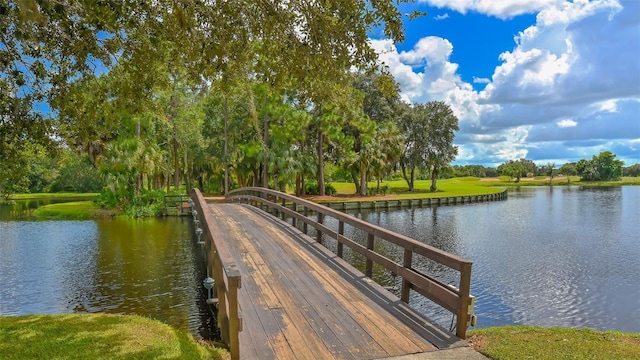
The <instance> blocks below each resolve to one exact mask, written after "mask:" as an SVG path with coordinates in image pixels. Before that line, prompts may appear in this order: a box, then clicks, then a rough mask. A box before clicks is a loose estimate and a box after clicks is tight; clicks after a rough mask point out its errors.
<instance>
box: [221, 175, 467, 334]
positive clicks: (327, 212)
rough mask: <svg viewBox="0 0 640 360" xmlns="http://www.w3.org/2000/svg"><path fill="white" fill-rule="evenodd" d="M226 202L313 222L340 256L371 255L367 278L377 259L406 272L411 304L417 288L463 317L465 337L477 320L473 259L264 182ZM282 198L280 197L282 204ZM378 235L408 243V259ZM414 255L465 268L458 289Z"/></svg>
mask: <svg viewBox="0 0 640 360" xmlns="http://www.w3.org/2000/svg"><path fill="white" fill-rule="evenodd" d="M226 201H227V202H243V203H249V204H251V205H257V204H262V205H264V206H265V207H266V210H265V211H267V212H269V209H270V208H273V209H275V210H276V211H277V212H279V214H280V215H281V217H282V220H285V219H286V216H289V217H290V218H291V219H292V223H293V226H296V223H297V221H301V222H302V223H303V224H302V225H303V231H304V232H305V233H307V225H311V226H313V227H314V228H315V229H316V232H317V238H316V241H317V242H318V243H320V244H322V243H323V241H322V235H323V234H324V235H327V236H329V237H331V238H333V239H335V240H336V241H337V244H338V245H337V255H338V256H339V257H342V255H343V248H344V245H346V246H348V247H349V248H351V249H352V250H353V251H355V252H357V253H359V254H361V255H363V256H364V257H365V258H366V265H365V275H366V276H367V277H369V278H371V277H372V275H373V263H374V262H375V263H376V264H378V265H380V266H382V267H384V268H386V269H387V270H389V271H392V272H393V273H394V274H397V275H398V276H400V277H401V278H402V287H401V289H400V290H401V291H400V299H401V300H402V301H404V302H405V303H408V302H409V290H411V289H413V290H414V291H416V292H418V293H420V294H422V295H423V296H425V297H427V298H428V299H430V300H432V301H433V302H435V303H437V304H438V305H440V306H442V307H443V308H445V309H447V310H448V311H450V312H452V313H453V314H455V315H456V317H457V322H456V335H457V336H458V337H460V338H462V339H464V338H465V337H466V331H467V326H468V324H469V323H470V322H471V319H472V311H470V310H471V308H472V307H473V304H472V301H473V300H472V297H471V296H470V286H471V266H472V263H471V262H470V261H468V260H465V259H463V258H461V257H458V256H456V255H453V254H450V253H448V252H446V251H443V250H440V249H438V248H435V247H433V246H429V245H427V244H424V243H421V242H419V241H417V240H414V239H412V238H410V237H407V236H404V235H401V234H398V233H395V232H393V231H390V230H387V229H384V228H382V227H380V226H377V225H374V224H371V223H368V222H366V221H364V220H360V219H358V218H355V217H353V216H350V215H347V214H345V213H342V212H340V211H337V210H334V209H331V208H328V207H326V206H323V205H320V204H317V203H314V202H311V201H308V200H304V199H301V198H298V197H296V196H293V195H289V194H285V193H282V192H278V191H275V190H271V189H265V188H258V187H247V188H241V189H236V190H233V191H231V192H229V194H228V195H227V196H226ZM278 201H280V204H279V203H278ZM287 202H289V203H291V204H292V206H291V209H290V208H289V207H287ZM300 206H301V207H302V211H303V213H302V214H300V212H299V211H298V209H299V207H300ZM309 211H314V212H316V213H317V214H318V221H314V220H311V219H309V218H308V217H307V216H308V214H309ZM325 216H329V217H332V218H335V219H336V220H338V231H337V232H336V231H335V230H333V229H331V228H329V227H327V226H325V225H324V224H323V223H324V218H325ZM344 224H348V225H351V226H353V227H354V228H357V229H360V230H363V231H364V232H365V233H366V234H367V241H366V246H363V245H361V244H359V243H357V242H355V241H354V240H352V239H349V238H347V237H345V236H344ZM376 239H382V240H386V241H388V242H391V243H393V244H395V245H397V246H399V247H401V248H403V250H404V254H403V261H402V263H398V262H395V261H393V260H391V259H389V258H387V257H385V256H383V255H381V254H379V253H377V252H375V250H374V244H375V240H376ZM414 254H415V255H420V256H423V257H425V258H428V259H431V260H433V261H435V262H438V263H440V264H442V265H444V266H447V267H449V268H451V269H454V270H457V271H458V272H459V273H460V281H459V286H458V288H455V287H453V286H450V285H448V284H445V283H443V282H441V281H439V280H437V279H435V278H433V277H431V276H429V275H427V274H423V273H421V272H420V271H418V270H416V269H414V268H413V266H412V260H413V256H414Z"/></svg>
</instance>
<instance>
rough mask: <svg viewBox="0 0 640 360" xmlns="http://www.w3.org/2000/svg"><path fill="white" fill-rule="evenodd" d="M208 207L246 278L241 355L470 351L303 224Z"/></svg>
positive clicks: (245, 209) (237, 208)
mask: <svg viewBox="0 0 640 360" xmlns="http://www.w3.org/2000/svg"><path fill="white" fill-rule="evenodd" d="M208 208H209V209H208V210H210V212H211V215H212V216H211V217H210V218H209V219H208V222H209V224H208V226H209V228H210V231H211V236H213V237H223V238H224V242H225V243H226V245H227V246H228V249H229V252H230V253H231V256H232V257H233V258H234V260H235V264H236V266H237V270H239V272H240V273H241V274H242V281H241V286H240V288H239V289H238V290H237V301H238V304H239V308H240V317H241V318H242V320H241V331H240V332H239V341H238V342H239V349H240V351H239V352H240V358H242V359H380V358H389V357H394V356H401V355H407V354H417V353H425V352H432V351H437V350H439V349H452V348H457V347H462V346H467V344H466V343H465V342H464V341H462V340H460V339H459V338H458V337H456V336H455V335H454V334H452V333H449V332H447V331H446V330H444V329H442V328H441V327H439V326H437V325H434V324H432V323H430V322H429V321H428V320H427V319H425V318H424V317H422V316H421V315H419V314H417V313H416V312H415V311H414V310H412V308H411V307H410V306H408V305H407V304H406V303H404V302H402V301H401V300H400V299H398V298H397V297H395V296H393V295H392V294H391V293H389V292H388V291H387V290H385V289H383V288H382V287H381V286H379V285H377V284H376V283H374V282H373V281H372V280H371V279H369V278H367V277H366V276H365V275H363V274H362V273H360V272H359V271H357V270H356V269H355V268H353V267H352V266H351V265H349V264H348V263H347V262H345V261H344V260H343V259H341V258H339V257H338V256H337V255H335V254H333V253H332V252H330V251H329V250H328V249H326V248H325V247H323V246H322V245H320V244H318V243H317V242H316V241H314V239H312V238H311V237H309V236H308V235H305V234H303V233H302V232H301V231H300V230H298V229H297V228H296V227H294V226H292V225H290V224H288V223H285V222H282V221H277V219H276V218H275V217H274V216H272V215H270V214H267V213H264V212H262V211H260V210H258V209H255V208H253V207H251V206H248V205H239V204H208ZM202 210H204V211H207V209H202ZM221 306H222V305H221Z"/></svg>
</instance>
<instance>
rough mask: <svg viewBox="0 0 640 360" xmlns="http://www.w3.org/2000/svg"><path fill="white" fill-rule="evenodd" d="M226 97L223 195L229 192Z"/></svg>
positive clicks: (227, 109)
mask: <svg viewBox="0 0 640 360" xmlns="http://www.w3.org/2000/svg"><path fill="white" fill-rule="evenodd" d="M228 98H229V97H228V96H227V94H226V93H225V94H224V194H225V195H227V193H228V192H229V154H228V146H229V144H228V143H229V138H228V137H229V134H228V131H229V102H228Z"/></svg>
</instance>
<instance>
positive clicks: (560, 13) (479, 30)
mask: <svg viewBox="0 0 640 360" xmlns="http://www.w3.org/2000/svg"><path fill="white" fill-rule="evenodd" d="M400 9H401V11H402V12H403V13H406V14H408V13H411V12H412V11H413V10H420V11H426V12H427V15H426V16H423V17H420V18H418V19H415V20H412V21H410V20H409V19H408V16H406V21H405V30H406V40H405V41H404V42H403V43H397V44H394V43H393V42H392V41H391V40H388V39H385V38H384V37H383V36H382V35H381V34H380V35H379V34H375V33H374V34H371V40H370V41H371V44H372V46H373V47H374V49H376V50H377V51H378V53H379V55H380V59H381V60H382V61H383V62H384V63H385V65H386V66H387V67H388V69H389V71H390V72H391V74H393V75H394V77H395V78H396V80H397V81H398V82H399V83H400V88H401V96H402V98H403V99H404V100H405V101H408V102H410V103H425V102H427V101H431V100H438V101H439V100H442V101H445V102H446V103H447V104H449V105H450V106H451V108H452V109H453V111H454V113H455V115H456V116H457V117H458V120H459V126H460V131H458V132H457V135H456V138H455V141H454V144H455V145H457V146H458V147H459V150H458V157H457V159H456V160H455V161H454V162H453V164H457V165H465V164H481V165H485V166H497V165H499V164H501V163H503V162H505V161H508V160H517V159H520V158H526V159H529V160H533V161H534V162H535V163H537V164H538V165H546V164H547V163H555V164H556V167H559V166H560V165H562V164H564V163H566V162H575V161H578V160H580V159H591V157H592V156H594V155H598V154H599V153H600V152H602V151H605V150H609V151H612V152H613V153H614V154H616V155H617V157H618V158H619V159H621V160H623V161H624V162H625V166H630V165H633V164H635V163H640V0H590V1H589V0H573V1H566V0H416V1H415V2H414V3H412V4H403V5H401V6H400Z"/></svg>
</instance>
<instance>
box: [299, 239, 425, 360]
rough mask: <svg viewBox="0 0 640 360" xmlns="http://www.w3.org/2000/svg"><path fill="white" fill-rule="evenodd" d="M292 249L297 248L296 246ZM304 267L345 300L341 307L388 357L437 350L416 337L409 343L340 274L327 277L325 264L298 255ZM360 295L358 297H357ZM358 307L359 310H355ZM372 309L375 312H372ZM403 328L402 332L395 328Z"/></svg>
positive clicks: (390, 320)
mask: <svg viewBox="0 0 640 360" xmlns="http://www.w3.org/2000/svg"><path fill="white" fill-rule="evenodd" d="M290 246H295V244H292V245H290ZM298 255H299V257H300V258H301V259H302V260H303V262H304V263H306V264H310V265H312V266H314V269H315V270H317V272H316V273H317V274H320V275H321V276H318V279H320V280H321V281H322V286H323V289H324V291H326V292H329V293H334V295H335V296H338V298H340V297H342V299H341V301H340V303H341V306H342V307H344V308H345V309H348V310H349V311H348V312H349V314H350V316H351V317H352V318H353V319H354V320H355V321H356V322H357V323H358V324H359V325H360V326H362V327H363V329H365V330H366V331H367V333H369V335H370V336H372V337H374V339H375V340H376V342H377V343H378V344H380V345H381V346H382V347H383V348H384V349H385V351H386V352H387V354H388V355H399V354H405V353H413V352H420V351H421V350H424V349H428V350H433V347H431V346H429V345H427V344H425V343H426V342H425V341H424V340H423V339H420V338H419V337H417V336H415V335H413V337H412V339H411V340H409V339H408V338H407V337H406V335H407V333H408V332H409V331H407V330H408V329H407V328H406V327H405V326H403V325H402V324H401V323H400V322H399V321H398V320H397V319H395V318H393V317H392V316H389V315H388V314H387V313H386V312H385V311H384V310H383V309H381V308H380V307H379V306H377V305H376V304H373V303H372V302H368V301H367V300H368V299H367V298H366V297H363V296H361V295H360V296H358V294H359V293H358V292H354V291H353V288H352V286H350V284H349V283H348V282H345V281H343V280H344V279H341V278H340V277H339V276H338V275H337V274H335V273H334V274H333V275H332V276H327V274H330V273H331V272H329V271H327V270H326V266H325V265H324V264H319V263H318V262H317V261H314V259H313V258H311V257H310V256H309V255H306V254H304V253H298ZM354 294H355V295H356V296H355V297H354V296H353V295H354ZM354 304H357V306H354ZM372 305H374V306H373V308H375V309H372ZM394 326H395V327H398V328H400V329H401V330H398V329H397V328H395V327H394ZM416 343H421V344H423V345H424V346H423V348H424V349H422V348H420V347H419V346H416Z"/></svg>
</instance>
